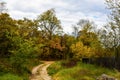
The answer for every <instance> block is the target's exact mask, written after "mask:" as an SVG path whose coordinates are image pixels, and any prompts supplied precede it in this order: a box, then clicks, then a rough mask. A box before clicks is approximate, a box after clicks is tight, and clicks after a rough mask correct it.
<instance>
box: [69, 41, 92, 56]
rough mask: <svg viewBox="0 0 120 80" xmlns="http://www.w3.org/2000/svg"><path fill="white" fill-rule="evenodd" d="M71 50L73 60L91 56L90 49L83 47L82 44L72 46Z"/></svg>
mask: <svg viewBox="0 0 120 80" xmlns="http://www.w3.org/2000/svg"><path fill="white" fill-rule="evenodd" d="M71 50H72V52H73V53H74V57H75V58H83V57H91V56H92V55H93V52H92V49H91V48H90V47H88V46H84V45H83V43H82V42H77V43H76V44H72V46H71Z"/></svg>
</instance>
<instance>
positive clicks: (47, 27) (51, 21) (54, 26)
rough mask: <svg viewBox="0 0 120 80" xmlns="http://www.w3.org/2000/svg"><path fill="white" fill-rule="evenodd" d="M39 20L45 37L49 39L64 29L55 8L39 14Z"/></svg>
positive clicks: (39, 25)
mask: <svg viewBox="0 0 120 80" xmlns="http://www.w3.org/2000/svg"><path fill="white" fill-rule="evenodd" d="M37 21H38V27H39V29H40V30H41V32H43V37H46V38H47V39H49V40H51V39H52V36H53V35H54V34H56V33H57V32H58V31H61V29H62V27H61V25H60V20H58V19H57V17H56V15H55V11H54V9H50V10H48V11H46V12H44V13H43V14H41V15H40V16H38V19H37Z"/></svg>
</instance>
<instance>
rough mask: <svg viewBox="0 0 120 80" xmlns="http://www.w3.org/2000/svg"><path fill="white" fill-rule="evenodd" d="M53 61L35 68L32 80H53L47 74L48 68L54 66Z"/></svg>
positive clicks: (45, 62)
mask: <svg viewBox="0 0 120 80" xmlns="http://www.w3.org/2000/svg"><path fill="white" fill-rule="evenodd" d="M52 63H53V62H52V61H44V62H43V64H41V65H38V66H36V67H34V68H33V70H32V75H31V76H30V80H52V78H51V76H49V75H48V74H47V68H48V67H49V66H50V65H51V64H52Z"/></svg>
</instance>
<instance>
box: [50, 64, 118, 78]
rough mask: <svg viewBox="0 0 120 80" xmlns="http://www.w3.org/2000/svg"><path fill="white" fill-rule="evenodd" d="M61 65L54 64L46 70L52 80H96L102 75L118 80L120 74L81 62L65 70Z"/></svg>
mask: <svg viewBox="0 0 120 80" xmlns="http://www.w3.org/2000/svg"><path fill="white" fill-rule="evenodd" d="M61 63H62V62H55V63H54V64H52V65H51V66H50V67H49V68H48V73H49V74H50V75H52V77H53V79H54V80H96V78H97V77H98V76H101V75H102V74H107V75H109V76H112V77H115V78H117V79H118V80H120V72H118V71H116V70H110V69H107V68H103V67H99V66H95V65H91V64H84V63H81V62H78V63H77V65H76V66H74V67H72V68H65V67H64V66H62V65H61Z"/></svg>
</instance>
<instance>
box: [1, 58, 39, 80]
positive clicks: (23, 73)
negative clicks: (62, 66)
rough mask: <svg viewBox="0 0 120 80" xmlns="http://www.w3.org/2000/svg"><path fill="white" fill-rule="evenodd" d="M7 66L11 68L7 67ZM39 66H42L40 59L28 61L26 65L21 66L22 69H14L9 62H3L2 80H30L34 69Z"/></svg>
mask: <svg viewBox="0 0 120 80" xmlns="http://www.w3.org/2000/svg"><path fill="white" fill-rule="evenodd" d="M5 64H7V65H9V66H6V65H5ZM38 64H41V62H40V61H39V60H38V59H31V60H29V61H27V63H26V64H25V65H23V64H21V66H22V67H20V68H19V69H18V68H17V67H15V68H12V67H11V64H9V63H8V61H6V62H4V63H2V62H1V66H0V80H29V76H30V75H31V70H32V68H33V67H34V66H36V65H38ZM14 66H16V65H14ZM19 72H20V73H19Z"/></svg>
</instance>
